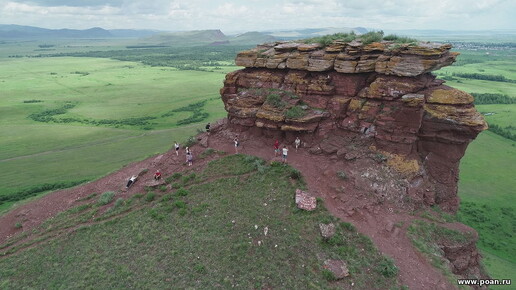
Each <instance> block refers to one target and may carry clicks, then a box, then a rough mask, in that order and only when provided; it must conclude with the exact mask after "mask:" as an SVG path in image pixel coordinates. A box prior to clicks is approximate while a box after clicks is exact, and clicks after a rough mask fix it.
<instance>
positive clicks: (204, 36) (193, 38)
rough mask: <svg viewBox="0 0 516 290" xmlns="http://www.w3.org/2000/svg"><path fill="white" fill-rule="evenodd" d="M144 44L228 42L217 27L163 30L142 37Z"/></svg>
mask: <svg viewBox="0 0 516 290" xmlns="http://www.w3.org/2000/svg"><path fill="white" fill-rule="evenodd" d="M142 41H143V42H144V43H145V44H154V45H166V46H189V45H207V44H213V43H215V44H223V43H228V42H229V39H228V37H227V36H226V35H225V34H224V33H222V31H220V30H218V29H214V30H194V31H181V32H165V33H159V34H156V35H153V36H151V37H148V38H144V39H142Z"/></svg>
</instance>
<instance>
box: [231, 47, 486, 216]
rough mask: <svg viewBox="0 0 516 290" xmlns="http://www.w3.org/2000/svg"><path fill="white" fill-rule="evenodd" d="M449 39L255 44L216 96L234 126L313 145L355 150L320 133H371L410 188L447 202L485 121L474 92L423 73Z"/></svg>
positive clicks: (449, 58) (445, 60) (446, 54)
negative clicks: (295, 137) (300, 137)
mask: <svg viewBox="0 0 516 290" xmlns="http://www.w3.org/2000/svg"><path fill="white" fill-rule="evenodd" d="M450 48H451V46H450V45H442V44H434V43H420V44H418V45H408V44H407V45H399V44H392V43H388V42H382V43H372V44H368V45H362V44H360V43H358V42H351V43H341V42H334V43H333V44H332V45H329V46H327V47H322V46H320V45H319V44H301V43H275V44H270V45H261V46H258V47H257V48H255V49H252V50H248V51H244V52H241V53H239V54H238V56H237V58H236V63H237V65H241V66H245V67H246V68H244V69H242V70H239V71H235V72H232V73H229V74H227V76H226V79H225V82H224V87H223V88H222V89H221V96H222V100H223V102H224V105H225V109H226V111H227V112H228V119H229V121H230V124H231V125H232V126H239V128H240V129H242V130H245V128H261V129H262V130H275V131H279V132H285V134H288V132H291V134H292V133H295V134H296V135H299V134H304V135H303V136H304V137H303V139H304V140H308V139H310V140H312V141H311V142H310V144H308V145H311V147H312V148H311V149H309V150H310V152H314V153H327V154H337V156H339V158H340V157H342V158H345V157H346V156H351V155H353V156H355V155H356V156H355V158H346V160H354V159H356V158H357V157H360V156H361V154H359V153H357V152H353V151H349V150H347V149H346V148H347V147H346V146H347V145H349V144H340V143H339V142H337V143H335V142H333V141H331V142H330V143H328V144H326V143H327V142H326V141H328V140H338V139H339V138H337V137H336V136H343V135H346V136H347V139H346V140H350V138H361V139H362V140H363V139H364V138H365V139H367V140H370V143H369V146H370V147H371V148H374V150H377V152H382V153H384V154H385V155H389V154H391V156H397V157H396V158H394V157H393V158H392V160H403V161H400V162H392V164H393V166H394V167H397V168H398V169H400V171H401V172H404V173H406V174H407V179H408V182H409V183H410V184H413V185H411V186H410V187H409V188H407V195H409V196H410V197H411V198H414V199H418V200H422V201H424V203H425V204H427V205H433V204H439V205H441V207H442V208H443V209H447V210H450V211H454V210H456V209H457V207H458V198H457V178H458V167H459V161H460V159H461V158H462V156H463V155H464V152H465V150H466V147H467V145H468V144H469V142H470V141H471V140H473V139H474V138H475V137H476V136H477V134H478V133H480V132H481V131H482V130H485V129H486V128H487V125H486V123H485V121H484V119H483V117H482V115H481V114H479V113H478V112H477V111H476V109H475V108H474V106H473V97H472V96H471V95H469V94H467V93H465V92H462V91H459V90H456V89H453V88H451V87H448V86H446V85H444V84H443V83H444V82H443V81H441V80H437V79H435V76H433V75H432V74H431V73H430V72H431V71H432V70H435V69H438V68H441V67H443V66H446V65H449V64H451V63H452V62H453V61H454V60H455V57H456V56H457V53H454V52H450ZM253 130H255V129H253ZM290 136H291V135H290ZM350 136H351V137H350ZM325 142H326V143H325ZM328 142H329V141H328ZM334 143H335V144H334ZM348 147H349V146H348ZM399 156H401V157H399ZM404 162H405V163H404Z"/></svg>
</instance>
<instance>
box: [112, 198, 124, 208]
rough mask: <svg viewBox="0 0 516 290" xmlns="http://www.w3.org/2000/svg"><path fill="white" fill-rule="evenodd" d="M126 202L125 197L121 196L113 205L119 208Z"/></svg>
mask: <svg viewBox="0 0 516 290" xmlns="http://www.w3.org/2000/svg"><path fill="white" fill-rule="evenodd" d="M124 204H125V200H124V199H123V198H119V199H117V200H116V201H115V204H114V205H113V207H114V208H119V207H121V206H123V205H124Z"/></svg>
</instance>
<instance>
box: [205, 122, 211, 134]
mask: <svg viewBox="0 0 516 290" xmlns="http://www.w3.org/2000/svg"><path fill="white" fill-rule="evenodd" d="M210 127H211V125H210V123H208V124H206V132H208V134H210Z"/></svg>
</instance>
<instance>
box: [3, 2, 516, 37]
mask: <svg viewBox="0 0 516 290" xmlns="http://www.w3.org/2000/svg"><path fill="white" fill-rule="evenodd" d="M515 19H516V1H515V0H246V1H243V0H242V1H231V0H228V1H222V0H83V1H78V0H0V24H19V25H30V26H38V27H44V28H52V29H57V28H74V29H86V28H91V27H102V28H105V29H117V28H135V29H159V30H166V31H176V30H201V29H221V30H222V31H223V32H236V31H265V30H272V29H294V28H320V27H359V26H360V27H366V28H373V29H384V30H389V29H446V30H488V29H516V20H515Z"/></svg>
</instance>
